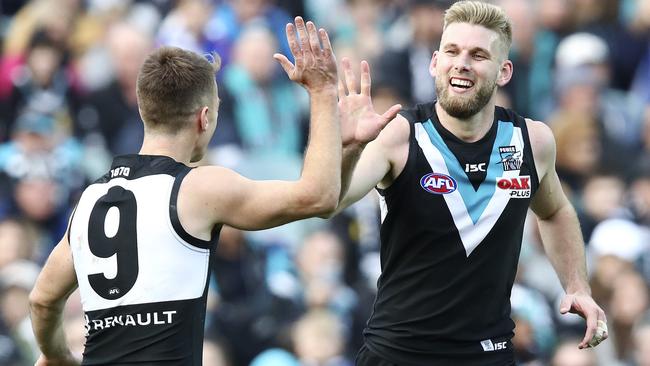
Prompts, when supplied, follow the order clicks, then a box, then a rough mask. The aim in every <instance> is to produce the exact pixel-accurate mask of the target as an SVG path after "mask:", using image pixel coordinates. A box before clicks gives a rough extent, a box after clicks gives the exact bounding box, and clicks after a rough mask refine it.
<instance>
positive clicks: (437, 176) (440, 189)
mask: <svg viewBox="0 0 650 366" xmlns="http://www.w3.org/2000/svg"><path fill="white" fill-rule="evenodd" d="M420 185H421V186H422V188H424V190H425V191H427V192H429V193H433V194H447V193H451V192H453V191H455V190H456V188H457V187H458V184H456V180H455V179H454V178H452V177H450V176H448V175H446V174H442V173H429V174H427V175H425V176H424V177H422V178H421V179H420Z"/></svg>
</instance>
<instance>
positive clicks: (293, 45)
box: [273, 23, 304, 74]
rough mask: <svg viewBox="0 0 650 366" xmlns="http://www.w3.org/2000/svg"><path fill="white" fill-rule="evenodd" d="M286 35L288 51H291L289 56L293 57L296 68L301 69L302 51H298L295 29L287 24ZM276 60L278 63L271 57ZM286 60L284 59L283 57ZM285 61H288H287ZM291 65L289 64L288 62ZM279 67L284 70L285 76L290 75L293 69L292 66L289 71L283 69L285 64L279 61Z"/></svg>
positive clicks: (298, 43) (302, 63)
mask: <svg viewBox="0 0 650 366" xmlns="http://www.w3.org/2000/svg"><path fill="white" fill-rule="evenodd" d="M286 33H287V41H288V42H289V49H290V50H291V54H292V55H293V58H294V60H296V67H297V68H300V69H302V67H303V66H304V59H303V57H302V50H301V49H300V40H299V39H298V35H297V34H296V27H295V26H294V25H293V24H291V23H288V24H287V26H286ZM273 58H275V59H276V60H278V61H280V60H279V59H278V58H277V57H275V55H274V56H273ZM285 58H286V57H285ZM287 61H289V60H288V59H287ZM289 64H291V62H289ZM280 65H282V68H284V71H285V72H286V73H287V74H290V71H289V70H291V69H293V65H291V67H290V68H289V69H287V68H286V67H285V64H284V63H283V62H282V61H280Z"/></svg>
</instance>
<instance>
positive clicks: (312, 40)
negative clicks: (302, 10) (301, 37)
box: [307, 22, 323, 57]
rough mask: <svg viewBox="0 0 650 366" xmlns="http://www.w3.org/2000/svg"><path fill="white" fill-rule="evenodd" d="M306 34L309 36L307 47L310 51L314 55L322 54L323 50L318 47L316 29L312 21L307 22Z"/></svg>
mask: <svg viewBox="0 0 650 366" xmlns="http://www.w3.org/2000/svg"><path fill="white" fill-rule="evenodd" d="M307 34H308V36H309V47H310V49H311V52H312V53H313V54H314V56H316V57H320V56H321V55H322V54H323V51H322V49H321V48H320V40H319V37H318V30H316V25H315V24H314V23H313V22H307Z"/></svg>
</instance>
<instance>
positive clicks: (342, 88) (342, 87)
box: [338, 76, 347, 101]
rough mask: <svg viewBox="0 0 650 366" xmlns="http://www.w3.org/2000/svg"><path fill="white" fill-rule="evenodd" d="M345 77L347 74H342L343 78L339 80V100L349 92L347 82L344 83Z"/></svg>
mask: <svg viewBox="0 0 650 366" xmlns="http://www.w3.org/2000/svg"><path fill="white" fill-rule="evenodd" d="M343 79H345V76H341V78H339V82H338V89H339V101H340V100H343V98H344V97H345V96H346V95H347V93H346V91H345V84H343V83H344V81H343Z"/></svg>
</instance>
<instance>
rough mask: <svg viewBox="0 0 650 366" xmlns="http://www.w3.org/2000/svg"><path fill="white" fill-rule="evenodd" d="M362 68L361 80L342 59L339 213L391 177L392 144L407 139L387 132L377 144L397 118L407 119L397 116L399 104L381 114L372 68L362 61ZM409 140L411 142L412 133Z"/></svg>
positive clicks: (347, 61) (395, 128)
mask: <svg viewBox="0 0 650 366" xmlns="http://www.w3.org/2000/svg"><path fill="white" fill-rule="evenodd" d="M359 69H360V78H357V76H356V75H355V73H354V71H353V70H352V66H351V64H350V60H349V59H348V58H345V57H344V58H343V59H342V60H341V71H342V72H341V75H340V79H339V83H338V94H339V103H338V107H339V115H340V119H341V135H342V136H341V139H342V143H343V160H342V164H341V195H340V197H339V201H340V203H339V206H338V207H337V211H336V212H338V211H341V210H342V209H344V208H345V207H347V206H349V205H351V204H352V203H354V202H356V201H358V200H359V199H361V198H362V197H363V196H365V195H366V194H367V193H368V192H369V191H370V190H371V189H372V188H373V187H375V186H376V185H377V184H378V183H379V182H380V181H381V180H382V179H383V178H384V177H385V176H386V174H388V172H389V170H390V168H391V162H390V157H389V155H390V150H391V149H392V147H393V146H392V145H393V144H394V143H395V142H396V139H395V138H396V137H403V136H404V133H399V132H398V131H390V130H387V131H386V132H385V133H384V134H383V135H384V136H385V137H383V136H382V137H383V138H381V139H379V141H376V140H378V137H379V136H381V135H380V134H381V133H382V131H384V128H386V126H387V125H388V124H389V122H391V121H393V120H394V119H396V118H400V119H403V117H399V116H398V115H397V113H398V112H399V111H400V109H401V108H402V106H401V105H399V104H395V105H393V106H392V107H390V108H389V109H388V110H387V111H386V112H385V113H384V114H378V113H377V112H376V111H375V108H374V106H373V104H372V98H371V94H370V90H371V87H372V81H371V76H370V65H368V62H366V61H365V60H364V61H361V64H360V68H359ZM357 80H359V82H357ZM403 122H405V121H403ZM404 126H405V125H404V124H402V125H401V126H395V127H394V128H393V129H394V130H398V129H401V130H404V128H403V127H404ZM406 138H407V139H408V134H406ZM402 142H407V141H402Z"/></svg>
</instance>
